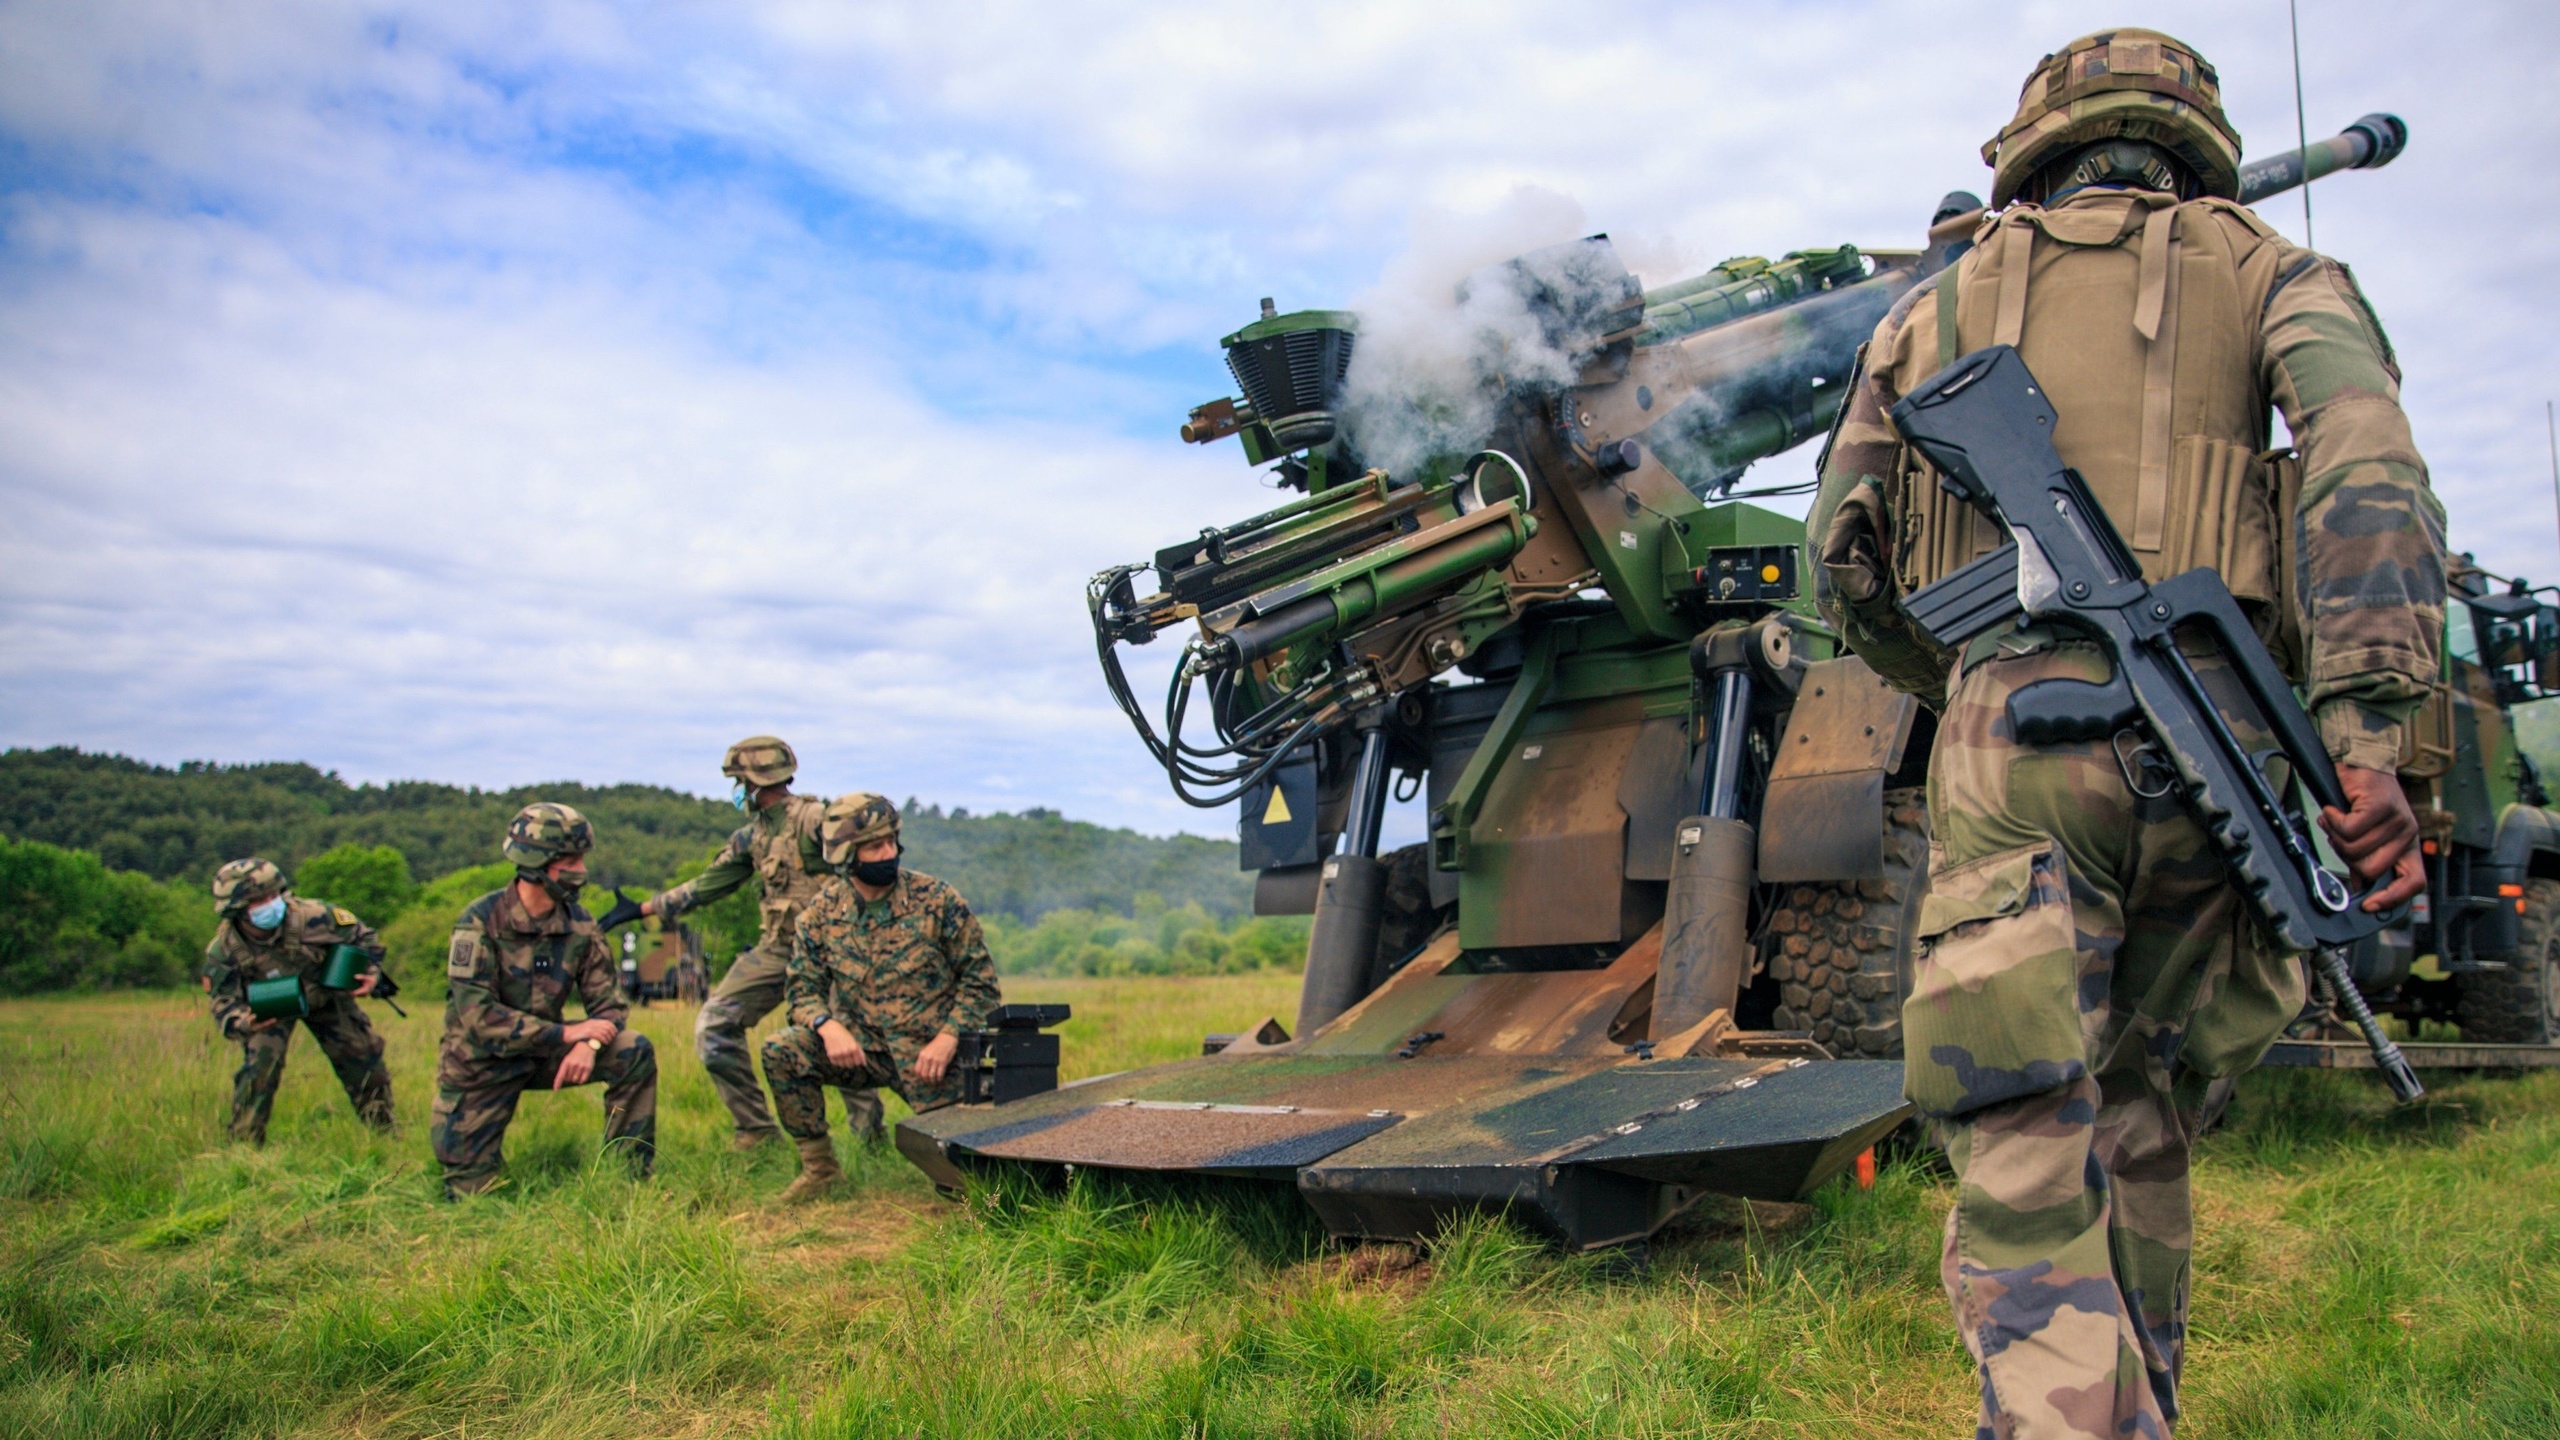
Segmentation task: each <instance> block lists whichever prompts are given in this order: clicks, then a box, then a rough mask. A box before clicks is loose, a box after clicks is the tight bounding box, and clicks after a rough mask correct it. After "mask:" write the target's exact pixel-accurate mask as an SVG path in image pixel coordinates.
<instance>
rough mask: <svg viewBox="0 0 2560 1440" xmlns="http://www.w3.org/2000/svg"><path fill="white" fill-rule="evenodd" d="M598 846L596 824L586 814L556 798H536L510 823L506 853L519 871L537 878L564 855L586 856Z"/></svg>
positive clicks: (517, 813) (504, 851)
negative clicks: (543, 870)
mask: <svg viewBox="0 0 2560 1440" xmlns="http://www.w3.org/2000/svg"><path fill="white" fill-rule="evenodd" d="M595 846H596V832H595V827H594V826H592V825H589V824H588V823H587V817H586V816H584V815H581V814H579V813H578V812H577V811H576V810H574V809H572V808H571V807H569V806H566V805H563V804H561V803H559V802H558V801H556V800H536V801H535V802H533V803H532V804H530V805H527V806H526V807H524V808H523V809H521V810H519V811H517V812H516V818H515V819H513V820H510V821H508V822H507V843H506V845H505V846H504V847H503V851H502V853H504V854H505V856H506V857H507V861H508V863H509V864H512V865H514V866H515V867H516V873H517V874H519V875H523V876H524V877H525V878H527V879H533V878H535V877H536V876H539V875H540V874H541V873H542V867H543V866H545V865H548V864H550V863H551V862H552V861H554V860H557V859H559V858H560V857H561V856H563V855H584V854H586V853H587V852H588V851H590V850H592V849H594V848H595Z"/></svg>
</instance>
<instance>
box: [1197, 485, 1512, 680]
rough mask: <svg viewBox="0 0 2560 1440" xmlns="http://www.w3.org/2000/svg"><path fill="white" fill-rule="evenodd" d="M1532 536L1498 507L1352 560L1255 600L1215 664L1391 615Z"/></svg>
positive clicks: (1245, 659)
mask: <svg viewBox="0 0 2560 1440" xmlns="http://www.w3.org/2000/svg"><path fill="white" fill-rule="evenodd" d="M1533 528H1534V526H1533V522H1531V521H1530V520H1529V518H1528V517H1527V516H1525V515H1523V514H1521V513H1520V509H1519V507H1518V505H1516V504H1515V503H1512V502H1509V501H1505V502H1503V503H1502V504H1501V505H1498V506H1492V507H1488V508H1486V509H1483V510H1479V511H1477V512H1476V513H1475V514H1474V515H1471V516H1468V517H1467V518H1466V519H1464V520H1458V521H1453V522H1451V523H1449V524H1446V525H1442V526H1438V527H1435V528H1434V529H1431V530H1425V531H1423V532H1422V533H1420V534H1418V535H1415V536H1411V537H1409V538H1407V539H1404V540H1398V541H1393V542H1390V543H1389V544H1386V545H1381V546H1379V547H1378V548H1377V549H1376V550H1373V551H1370V552H1368V553H1367V554H1365V555H1355V556H1353V557H1351V558H1350V559H1349V560H1346V561H1344V562H1343V563H1342V564H1341V565H1339V566H1336V567H1334V568H1333V569H1332V570H1327V571H1319V572H1317V573H1316V574H1314V575H1310V576H1308V577H1307V578H1306V579H1304V580H1301V581H1299V582H1297V583H1296V584H1293V585H1288V586H1284V587H1282V588H1280V589H1278V590H1275V591H1272V592H1270V593H1269V594H1267V595H1263V596H1259V597H1256V599H1255V601H1254V611H1255V613H1254V615H1253V616H1252V617H1251V618H1250V619H1247V620H1244V621H1243V622H1241V623H1239V624H1238V625H1236V626H1235V628H1233V629H1231V630H1229V631H1227V632H1226V634H1225V636H1224V637H1223V640H1224V644H1223V645H1222V646H1221V647H1220V648H1221V649H1223V650H1224V652H1225V654H1224V655H1223V656H1222V657H1220V658H1221V659H1222V660H1223V661H1224V662H1225V663H1228V664H1234V665H1250V664H1252V663H1253V662H1254V661H1256V660H1260V659H1262V658H1264V657H1266V656H1269V655H1274V654H1277V653H1278V652H1280V651H1282V650H1285V649H1287V648H1288V647H1289V646H1291V645H1294V644H1296V643H1297V642H1299V641H1300V640H1304V639H1306V638H1307V637H1309V636H1311V635H1315V634H1318V633H1323V632H1340V631H1342V630H1346V629H1349V628H1351V627H1352V626H1355V625H1358V624H1360V623H1361V622H1363V621H1366V620H1370V619H1373V618H1376V617H1380V616H1386V615H1392V614H1394V613H1396V612H1397V611H1398V610H1401V609H1403V608H1405V607H1407V606H1409V605H1412V604H1415V603H1418V602H1419V601H1422V600H1425V599H1428V598H1430V597H1432V596H1434V595H1437V594H1439V593H1440V592H1441V591H1443V590H1445V589H1447V588H1449V587H1450V586H1452V585H1455V584H1457V583H1459V582H1461V581H1464V580H1466V579H1469V578H1470V577H1472V576H1475V575H1478V574H1480V573H1482V572H1484V571H1486V570H1490V569H1493V568H1495V567H1497V566H1499V565H1501V564H1503V563H1504V562H1506V561H1508V560H1509V559H1510V558H1511V557H1512V556H1514V555H1517V554H1519V553H1520V547H1521V546H1522V545H1524V544H1526V543H1528V539H1529V535H1530V533H1531V531H1532V529H1533Z"/></svg>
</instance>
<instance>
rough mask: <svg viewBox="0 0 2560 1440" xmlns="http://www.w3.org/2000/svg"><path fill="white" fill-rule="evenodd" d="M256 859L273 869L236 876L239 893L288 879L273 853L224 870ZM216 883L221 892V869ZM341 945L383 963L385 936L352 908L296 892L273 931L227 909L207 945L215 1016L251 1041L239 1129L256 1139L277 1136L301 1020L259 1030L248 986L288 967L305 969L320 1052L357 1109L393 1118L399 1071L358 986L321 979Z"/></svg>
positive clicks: (235, 1122) (292, 971)
mask: <svg viewBox="0 0 2560 1440" xmlns="http://www.w3.org/2000/svg"><path fill="white" fill-rule="evenodd" d="M250 865H255V866H262V867H264V870H265V874H266V876H267V877H272V878H271V879H267V878H259V879H256V880H255V883H252V884H248V885H239V886H235V891H236V895H237V896H239V897H245V896H248V895H255V894H269V893H273V891H274V890H276V889H278V888H281V886H282V883H283V879H284V877H283V875H282V874H281V873H280V872H278V871H277V870H276V867H275V866H273V865H270V864H268V863H267V862H266V861H264V860H258V861H239V860H235V861H233V862H231V864H229V865H225V866H224V867H222V873H223V875H231V874H233V873H234V872H235V871H238V870H240V867H244V866H250ZM242 873H244V874H246V873H250V872H245V871H243V872H242ZM215 885H216V888H217V894H219V887H220V885H221V879H220V877H217V879H216V881H215ZM234 898H235V897H233V896H223V897H221V901H220V903H223V904H230V903H232V901H233V899H234ZM340 945H353V946H355V947H356V948H357V949H359V950H362V951H364V952H365V954H366V955H367V956H369V957H371V959H372V961H373V963H374V965H375V966H376V967H377V968H378V967H379V966H380V965H381V963H382V942H381V940H380V939H379V938H377V937H376V936H375V935H374V933H373V927H372V926H370V925H367V924H365V923H364V922H363V921H361V920H358V919H357V918H356V917H355V916H354V914H353V913H351V912H349V911H347V910H343V909H340V908H339V907H337V906H335V905H324V904H322V903H321V902H319V901H317V900H304V899H299V898H288V899H287V900H286V901H285V915H284V923H282V924H280V925H278V926H277V927H276V930H275V933H274V934H273V935H271V936H269V937H267V938H266V939H263V940H261V939H259V938H258V936H257V934H256V933H255V932H254V931H252V930H251V929H250V928H249V926H248V925H247V923H246V922H244V921H241V920H239V919H237V918H234V917H229V916H226V918H225V919H224V920H223V922H222V924H221V925H220V926H219V927H218V928H216V929H215V930H214V932H213V943H211V944H210V945H207V946H206V947H205V952H204V986H205V993H206V995H207V996H208V997H209V998H210V999H211V1001H212V1004H213V1023H214V1024H215V1026H216V1027H218V1028H219V1029H220V1030H221V1031H222V1037H223V1038H224V1039H226V1040H237V1041H239V1042H240V1050H241V1056H240V1070H239V1073H238V1074H237V1075H235V1076H234V1077H233V1078H232V1082H231V1135H232V1138H234V1139H237V1140H246V1141H249V1142H251V1143H252V1144H264V1143H265V1141H266V1138H267V1116H268V1114H269V1112H270V1111H272V1110H273V1109H274V1107H275V1099H276V1086H277V1085H278V1084H280V1083H281V1082H282V1081H283V1079H284V1058H285V1051H286V1049H287V1047H288V1046H290V1045H291V1044H292V1043H293V1027H294V1023H295V1022H293V1021H291V1020H280V1021H277V1022H276V1023H275V1024H273V1025H271V1026H269V1027H268V1028H266V1029H263V1030H251V1029H250V1028H249V1026H250V1025H251V1024H252V1023H254V1022H255V1021H256V1019H257V1017H256V1016H254V1015H252V1014H250V1013H249V993H248V991H249V982H250V981H252V980H268V979H273V978H275V977H276V976H279V975H298V976H300V977H302V994H303V998H304V1000H305V1001H306V1002H307V1003H308V1004H309V1005H310V1007H311V1014H310V1016H309V1018H307V1019H306V1020H304V1021H303V1022H302V1023H303V1024H305V1025H307V1026H309V1027H310V1029H311V1038H312V1039H313V1040H315V1041H317V1042H318V1043H319V1046H320V1053H322V1054H323V1055H326V1056H328V1057H329V1066H330V1068H331V1069H333V1070H335V1071H337V1072H338V1083H339V1084H340V1085H343V1086H345V1087H346V1091H347V1099H348V1100H349V1101H350V1102H352V1103H353V1104H354V1105H355V1107H356V1115H357V1117H358V1118H360V1119H362V1120H363V1121H364V1122H365V1123H366V1124H367V1125H370V1126H372V1127H373V1128H375V1129H377V1130H384V1129H388V1128H390V1125H391V1072H390V1070H388V1069H387V1068H385V1067H384V1065H383V1063H382V1037H381V1036H379V1035H377V1034H375V1033H374V1031H373V1026H372V1025H371V1024H370V1023H368V1022H367V1021H366V1019H365V1018H364V1011H363V1010H362V1009H361V1008H359V1007H358V1006H357V1004H356V1001H355V997H354V996H353V995H351V994H348V993H345V992H341V991H337V990H331V989H328V988H326V987H324V986H322V985H321V984H320V976H321V974H322V973H323V972H324V971H326V970H327V969H328V965H329V952H330V951H332V950H334V949H336V948H337V947H339V946H340Z"/></svg>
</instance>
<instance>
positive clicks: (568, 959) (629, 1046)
mask: <svg viewBox="0 0 2560 1440" xmlns="http://www.w3.org/2000/svg"><path fill="white" fill-rule="evenodd" d="M594 845H595V831H594V830H593V829H592V828H591V827H590V826H589V825H588V824H587V820H586V817H585V816H583V815H580V814H579V813H578V812H577V811H575V810H573V809H571V808H570V807H568V806H566V805H558V804H553V803H551V802H549V801H540V802H537V803H535V804H531V805H527V806H526V807H524V808H523V809H522V810H519V811H517V812H516V818H515V819H514V820H513V821H511V822H509V824H508V825H507V839H506V845H505V851H504V853H505V855H506V858H507V860H508V861H509V862H510V863H511V864H513V865H514V866H515V867H516V878H515V880H514V881H513V882H512V883H510V884H508V885H507V886H506V887H505V888H503V889H499V890H492V891H490V892H489V893H488V894H486V895H483V896H481V897H480V898H479V899H477V900H474V901H472V902H471V904H470V906H469V907H468V908H466V909H465V910H464V911H463V912H462V918H461V919H460V920H458V921H456V922H455V923H454V927H453V946H452V949H451V950H450V951H448V952H447V954H446V957H445V979H446V981H447V983H448V986H449V989H448V992H447V995H446V999H445V1007H444V1048H443V1050H442V1052H441V1053H440V1054H439V1055H438V1056H437V1060H436V1109H435V1151H436V1159H437V1161H438V1162H439V1163H441V1164H442V1165H443V1166H444V1190H445V1194H446V1196H447V1197H448V1198H450V1197H453V1196H458V1195H464V1194H469V1193H472V1192H474V1191H479V1190H485V1189H487V1188H488V1187H489V1186H490V1184H491V1183H492V1182H494V1181H495V1180H496V1179H497V1177H498V1170H499V1167H500V1166H501V1165H502V1164H503V1163H504V1156H503V1154H502V1153H501V1147H502V1145H503V1143H504V1142H505V1140H506V1137H507V1123H508V1122H509V1121H511V1120H513V1119H514V1118H515V1114H516V1102H517V1101H518V1100H519V1099H520V1098H522V1096H523V1095H524V1092H525V1090H526V1089H527V1088H528V1087H530V1086H534V1085H546V1084H547V1085H549V1086H550V1087H551V1088H552V1089H554V1090H558V1089H561V1088H562V1087H564V1086H570V1085H584V1084H587V1083H588V1082H589V1081H602V1082H603V1084H604V1087H605V1092H604V1140H605V1146H606V1148H607V1149H619V1150H621V1151H622V1152H623V1154H624V1157H625V1158H626V1159H627V1160H628V1161H629V1162H630V1165H631V1169H632V1171H633V1173H634V1174H636V1175H638V1176H640V1177H642V1178H646V1177H647V1176H648V1174H649V1172H650V1169H651V1168H652V1167H653V1166H654V1165H655V1164H656V1161H657V1155H658V1060H657V1056H656V1055H655V1054H654V1053H652V1052H651V1050H650V1048H649V1040H648V1037H646V1036H643V1035H635V1034H633V1033H632V1032H631V1031H629V1030H627V1029H625V1028H623V1021H624V1019H625V1017H626V1016H627V1015H628V1014H629V1012H628V1011H627V1010H626V1009H625V1008H624V1006H623V1001H622V996H621V993H620V991H619V989H618V988H617V986H616V984H615V979H614V964H613V953H612V950H611V949H610V948H609V947H608V946H607V945H606V944H605V939H604V931H603V929H602V928H601V927H599V926H598V925H597V924H596V922H595V920H594V919H593V918H592V917H590V916H589V915H588V914H587V912H586V911H585V910H584V909H582V908H580V907H579V905H578V890H579V887H581V886H583V885H585V884H586V881H587V861H586V854H587V851H588V850H590V849H592V848H593V847H594ZM572 992H575V993H576V995H577V997H578V1000H579V1003H580V1004H581V1005H582V1006H584V1007H585V1009H586V1014H587V1018H586V1019H584V1020H581V1021H578V1022H577V1023H575V1024H571V1023H569V1022H567V1021H566V1020H564V1019H563V1018H562V1011H563V1010H564V1009H565V1008H566V1007H567V1005H568V1001H569V996H570V994H571V993H572Z"/></svg>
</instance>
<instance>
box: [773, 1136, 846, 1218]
mask: <svg viewBox="0 0 2560 1440" xmlns="http://www.w3.org/2000/svg"><path fill="white" fill-rule="evenodd" d="M843 1178H844V1170H843V1169H842V1168H841V1167H840V1166H838V1165H837V1164H836V1147H835V1142H834V1141H832V1140H830V1139H828V1138H827V1137H826V1136H824V1135H821V1136H819V1137H818V1138H817V1139H815V1140H803V1141H801V1142H800V1176H799V1178H798V1179H796V1180H793V1181H792V1182H791V1187H790V1188H789V1189H787V1190H785V1191H783V1192H782V1199H783V1201H784V1203H786V1204H791V1205H797V1204H800V1203H801V1202H803V1201H806V1200H815V1199H817V1198H818V1197H819V1196H822V1195H824V1194H826V1193H827V1192H828V1191H830V1190H832V1189H834V1188H835V1187H836V1182H837V1181H839V1180H842V1179H843Z"/></svg>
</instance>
